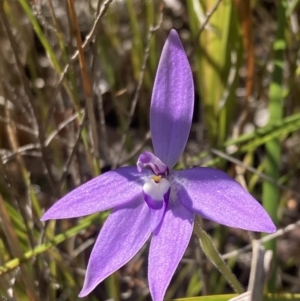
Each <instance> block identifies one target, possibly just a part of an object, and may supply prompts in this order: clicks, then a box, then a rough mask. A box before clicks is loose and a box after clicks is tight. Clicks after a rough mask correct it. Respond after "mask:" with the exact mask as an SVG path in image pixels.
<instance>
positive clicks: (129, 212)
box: [79, 198, 151, 297]
mask: <svg viewBox="0 0 300 301" xmlns="http://www.w3.org/2000/svg"><path fill="white" fill-rule="evenodd" d="M150 220H151V219H150V210H149V208H148V206H147V205H146V204H145V202H144V200H143V199H142V198H141V199H140V200H139V201H136V202H133V203H130V204H127V207H124V206H123V207H118V208H116V209H115V210H114V211H113V212H112V213H111V214H110V216H109V217H108V218H107V220H106V222H105V224H104V226H103V228H102V229H101V232H100V234H99V236H98V238H97V240H96V243H95V246H94V248H93V251H92V253H91V256H90V259H89V263H88V267H87V271H86V275H85V279H84V285H83V288H82V291H81V292H80V294H79V297H85V296H86V295H88V294H89V293H90V292H91V291H92V290H93V289H94V288H95V287H96V286H97V285H98V284H99V283H100V282H101V281H103V280H104V279H105V278H106V277H108V276H109V275H110V274H112V273H113V272H115V271H116V270H118V269H119V268H120V267H121V266H123V265H124V264H125V263H127V262H128V261H129V260H130V259H131V258H132V257H133V256H134V255H135V254H136V253H137V252H138V251H139V250H140V249H141V247H142V246H143V245H144V243H145V242H146V241H147V239H148V238H149V236H150V234H151V230H150Z"/></svg>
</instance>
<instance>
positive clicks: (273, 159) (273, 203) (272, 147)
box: [262, 0, 287, 292]
mask: <svg viewBox="0 0 300 301" xmlns="http://www.w3.org/2000/svg"><path fill="white" fill-rule="evenodd" d="M286 7H287V2H286V1H285V0H282V1H278V2H277V20H278V22H277V33H276V39H275V41H274V45H273V48H274V70H273V74H272V82H271V84H270V88H269V114H270V121H269V123H270V124H272V122H273V121H274V120H277V121H278V120H281V119H282V115H283V93H284V91H283V86H282V85H283V72H284V69H283V67H284V50H285V48H286V42H285V35H284V32H285V22H286V20H285V11H286ZM280 155H281V142H280V139H273V140H271V141H269V142H268V143H266V145H265V173H266V174H267V175H268V176H271V177H272V178H273V179H274V180H275V181H277V180H279V176H280V175H279V172H280V163H281V160H280ZM262 201H263V205H264V207H265V208H266V210H267V211H268V213H269V214H270V216H271V218H272V220H273V221H274V223H275V224H278V217H277V208H278V205H279V201H280V193H279V187H278V186H277V185H274V184H273V183H270V182H268V181H265V182H264V183H263V194H262ZM276 246H277V243H276V240H272V241H270V242H268V243H265V248H266V249H267V250H272V251H273V254H274V267H273V271H272V274H271V277H270V280H269V282H268V289H269V291H270V292H275V288H276V278H277V275H276V274H277V272H276V258H277V256H276V254H277V253H276V252H277V247H276Z"/></svg>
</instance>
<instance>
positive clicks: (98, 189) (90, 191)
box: [41, 166, 150, 221]
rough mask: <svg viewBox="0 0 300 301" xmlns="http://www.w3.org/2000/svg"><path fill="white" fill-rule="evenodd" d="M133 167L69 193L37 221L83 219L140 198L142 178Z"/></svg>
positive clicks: (106, 174) (107, 175)
mask: <svg viewBox="0 0 300 301" xmlns="http://www.w3.org/2000/svg"><path fill="white" fill-rule="evenodd" d="M147 174H150V172H149V171H147V170H145V171H143V174H139V173H138V172H137V168H136V167H131V166H130V167H122V168H119V169H116V170H113V171H109V172H106V173H104V174H102V175H100V176H98V177H96V178H94V179H92V180H90V181H88V182H87V183H85V184H83V185H81V186H79V187H78V188H76V189H74V190H72V191H71V192H69V193H68V194H66V195H65V196H64V197H63V198H61V199H60V200H59V201H58V202H56V203H55V204H54V205H53V206H52V207H50V209H48V211H46V213H45V214H44V215H43V216H42V218H41V220H42V221H45V220H48V219H62V218H72V217H79V216H84V215H88V214H92V213H96V212H100V211H104V210H107V209H110V208H113V207H115V206H118V205H120V204H124V203H128V202H130V201H132V200H135V199H136V198H139V197H140V196H141V195H142V186H143V183H144V180H143V178H144V176H145V175H147Z"/></svg>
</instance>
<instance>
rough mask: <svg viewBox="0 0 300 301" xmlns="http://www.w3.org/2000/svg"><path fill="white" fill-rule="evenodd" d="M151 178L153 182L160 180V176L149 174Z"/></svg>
mask: <svg viewBox="0 0 300 301" xmlns="http://www.w3.org/2000/svg"><path fill="white" fill-rule="evenodd" d="M151 179H152V180H153V181H154V182H155V183H159V182H160V180H161V176H151Z"/></svg>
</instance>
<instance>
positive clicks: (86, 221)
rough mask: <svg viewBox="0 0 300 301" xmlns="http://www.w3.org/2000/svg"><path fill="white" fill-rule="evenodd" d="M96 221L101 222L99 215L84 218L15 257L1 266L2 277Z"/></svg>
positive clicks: (0, 273)
mask: <svg viewBox="0 0 300 301" xmlns="http://www.w3.org/2000/svg"><path fill="white" fill-rule="evenodd" d="M102 216H103V215H102ZM103 217H104V216H103ZM96 220H99V215H98V214H95V215H91V216H88V217H86V218H83V219H82V220H81V221H80V222H79V224H78V225H76V226H74V227H72V228H71V229H68V230H66V231H65V232H64V233H61V234H58V235H56V236H55V237H54V238H53V239H52V240H49V241H47V242H45V243H42V244H40V245H39V246H37V247H35V248H34V249H33V250H30V251H27V252H25V253H24V254H23V253H21V254H19V255H18V256H15V257H16V258H14V259H12V260H10V261H8V262H6V263H5V264H4V265H2V266H0V275H2V274H3V273H7V272H9V271H10V270H12V269H15V268H17V267H19V266H20V265H21V264H22V263H24V262H27V261H29V260H30V259H32V258H34V257H36V256H37V255H40V254H43V253H45V252H47V251H48V250H49V249H50V248H52V247H54V246H56V245H58V244H60V243H62V242H64V241H65V240H66V239H68V238H70V237H72V236H74V235H76V234H78V233H80V232H81V231H82V230H85V229H87V228H88V227H89V226H91V225H92V224H93V223H95V222H96Z"/></svg>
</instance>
